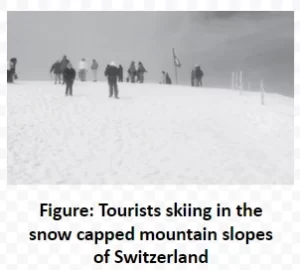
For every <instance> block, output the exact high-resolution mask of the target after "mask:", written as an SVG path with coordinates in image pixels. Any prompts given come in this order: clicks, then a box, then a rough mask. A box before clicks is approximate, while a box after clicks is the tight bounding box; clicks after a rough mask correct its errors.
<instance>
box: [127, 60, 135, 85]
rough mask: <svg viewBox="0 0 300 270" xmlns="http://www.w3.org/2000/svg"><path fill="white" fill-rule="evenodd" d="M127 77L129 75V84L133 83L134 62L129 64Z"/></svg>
mask: <svg viewBox="0 0 300 270" xmlns="http://www.w3.org/2000/svg"><path fill="white" fill-rule="evenodd" d="M128 75H129V78H130V82H132V83H135V77H136V75H137V73H136V68H135V62H134V61H132V62H131V64H130V67H129V69H128Z"/></svg>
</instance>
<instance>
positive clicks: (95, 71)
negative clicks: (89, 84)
mask: <svg viewBox="0 0 300 270" xmlns="http://www.w3.org/2000/svg"><path fill="white" fill-rule="evenodd" d="M98 67H99V65H98V63H97V61H96V60H95V59H93V63H92V65H91V70H92V72H93V77H94V79H93V82H96V81H97V71H98Z"/></svg>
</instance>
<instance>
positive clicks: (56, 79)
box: [50, 60, 61, 84]
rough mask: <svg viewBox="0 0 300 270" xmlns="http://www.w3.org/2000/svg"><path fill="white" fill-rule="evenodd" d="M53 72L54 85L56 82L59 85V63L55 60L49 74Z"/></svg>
mask: <svg viewBox="0 0 300 270" xmlns="http://www.w3.org/2000/svg"><path fill="white" fill-rule="evenodd" d="M52 72H53V74H54V83H55V84H57V82H58V83H59V84H60V83H61V69H60V63H59V60H57V61H56V62H55V63H54V64H53V65H52V67H51V69H50V74H51V73H52Z"/></svg>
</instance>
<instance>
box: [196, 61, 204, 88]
mask: <svg viewBox="0 0 300 270" xmlns="http://www.w3.org/2000/svg"><path fill="white" fill-rule="evenodd" d="M203 75H204V73H203V71H202V70H201V67H200V66H199V65H196V66H195V86H197V87H199V86H201V87H202V78H203Z"/></svg>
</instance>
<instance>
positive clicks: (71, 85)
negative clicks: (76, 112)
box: [69, 82, 73, 96]
mask: <svg viewBox="0 0 300 270" xmlns="http://www.w3.org/2000/svg"><path fill="white" fill-rule="evenodd" d="M69 89H70V96H73V82H70V88H69Z"/></svg>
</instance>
